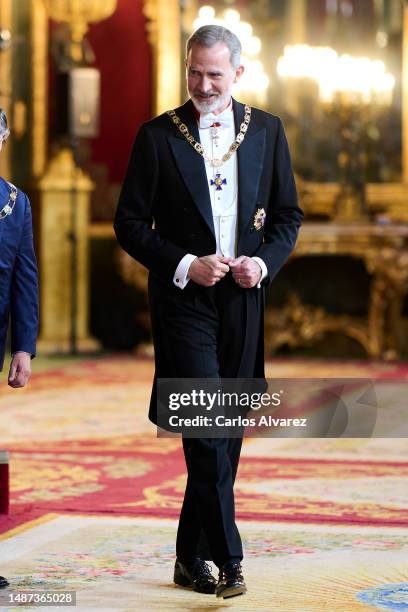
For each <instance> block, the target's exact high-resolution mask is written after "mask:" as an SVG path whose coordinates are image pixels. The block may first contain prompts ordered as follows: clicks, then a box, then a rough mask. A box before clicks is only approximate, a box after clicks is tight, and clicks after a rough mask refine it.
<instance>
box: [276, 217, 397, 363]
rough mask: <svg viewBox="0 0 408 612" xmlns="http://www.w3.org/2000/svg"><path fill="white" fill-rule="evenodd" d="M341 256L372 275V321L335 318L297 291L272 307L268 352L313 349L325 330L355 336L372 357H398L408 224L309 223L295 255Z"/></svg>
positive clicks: (370, 301) (304, 227)
mask: <svg viewBox="0 0 408 612" xmlns="http://www.w3.org/2000/svg"><path fill="white" fill-rule="evenodd" d="M312 255H313V256H316V255H317V256H322V257H323V256H334V255H342V256H349V257H353V258H356V259H360V260H362V261H363V262H364V264H365V266H366V269H367V272H368V273H369V275H370V277H371V284H370V294H369V303H368V315H367V318H366V319H365V320H364V319H360V318H357V317H352V316H349V315H332V314H328V313H327V312H325V310H324V309H323V308H319V307H315V306H307V305H304V304H302V303H301V302H300V300H299V298H298V297H297V295H296V293H295V292H293V293H291V294H290V295H289V297H288V301H287V303H286V305H285V306H284V307H283V308H281V309H279V310H276V309H273V308H268V310H267V312H266V316H265V347H266V351H267V354H268V353H269V354H270V353H273V352H274V351H275V350H276V349H277V348H279V347H280V346H282V345H284V344H287V345H289V346H291V347H300V346H311V345H313V343H314V342H315V341H316V340H318V339H319V338H321V337H322V336H323V334H324V333H326V332H339V333H342V334H345V335H347V336H349V337H351V338H354V340H356V341H357V342H358V343H359V344H361V345H362V346H363V347H364V349H365V351H366V352H367V354H368V355H369V356H370V357H373V358H383V359H393V358H396V357H398V354H399V349H398V333H399V327H400V323H401V310H402V304H403V298H404V295H405V293H406V292H407V288H408V225H394V224H392V225H384V226H381V225H374V224H368V223H367V224H363V223H355V224H344V223H341V224H340V223H339V224H336V223H305V224H304V225H303V227H302V229H301V231H300V234H299V239H298V243H297V245H296V249H295V251H294V253H293V254H292V256H291V260H293V258H296V257H307V256H312Z"/></svg>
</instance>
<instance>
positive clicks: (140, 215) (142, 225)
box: [114, 124, 187, 281]
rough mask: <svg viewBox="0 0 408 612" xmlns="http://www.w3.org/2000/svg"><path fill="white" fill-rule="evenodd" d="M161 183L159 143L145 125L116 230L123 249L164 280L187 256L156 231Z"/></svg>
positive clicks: (135, 147)
mask: <svg viewBox="0 0 408 612" xmlns="http://www.w3.org/2000/svg"><path fill="white" fill-rule="evenodd" d="M158 180H159V164H158V156H157V150H156V146H155V143H154V141H153V138H152V135H151V133H150V130H149V128H148V126H147V125H146V124H144V125H143V126H142V127H141V129H140V131H139V133H138V135H137V137H136V140H135V143H134V145H133V149H132V153H131V157H130V160H129V165H128V168H127V172H126V176H125V180H124V183H123V186H122V190H121V194H120V197H119V203H118V207H117V211H116V215H115V221H114V229H115V233H116V237H117V239H118V242H119V244H120V246H121V247H122V248H123V249H124V250H125V251H126V252H127V253H129V255H131V257H133V258H134V259H136V260H137V261H139V262H140V263H141V264H142V265H144V266H145V267H146V268H147V269H148V270H151V271H152V272H154V273H155V274H156V275H157V276H160V277H162V278H163V279H164V280H167V281H172V278H173V276H174V272H175V270H176V268H177V266H178V264H179V262H180V261H181V260H182V258H183V257H184V256H185V255H186V254H187V251H185V250H184V249H183V248H181V247H179V246H177V245H175V244H174V243H172V242H171V241H170V240H168V239H167V238H162V237H161V236H160V234H159V232H158V231H157V229H154V212H153V207H154V201H155V197H156V194H157V185H158Z"/></svg>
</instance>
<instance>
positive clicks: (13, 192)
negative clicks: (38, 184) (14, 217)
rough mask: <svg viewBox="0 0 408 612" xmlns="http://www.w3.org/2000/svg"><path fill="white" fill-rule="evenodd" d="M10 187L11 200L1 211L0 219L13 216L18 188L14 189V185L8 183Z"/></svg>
mask: <svg viewBox="0 0 408 612" xmlns="http://www.w3.org/2000/svg"><path fill="white" fill-rule="evenodd" d="M8 185H9V187H10V194H9V199H8V201H7V204H5V205H4V206H3V208H2V209H1V210H0V219H4V217H7V216H8V215H11V213H12V212H13V208H14V206H15V203H16V200H17V188H16V187H14V185H13V184H12V183H8Z"/></svg>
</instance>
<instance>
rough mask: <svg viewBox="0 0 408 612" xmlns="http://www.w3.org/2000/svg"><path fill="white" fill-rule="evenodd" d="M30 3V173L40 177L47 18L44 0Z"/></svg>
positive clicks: (44, 140)
mask: <svg viewBox="0 0 408 612" xmlns="http://www.w3.org/2000/svg"><path fill="white" fill-rule="evenodd" d="M30 1H31V32H30V35H31V45H32V55H31V73H32V101H31V102H32V108H31V118H32V121H31V153H32V156H31V172H32V176H33V177H34V178H39V177H40V176H41V175H42V174H43V173H44V172H45V167H46V163H47V140H48V96H47V94H48V82H47V81H48V16H47V12H46V9H45V3H44V0H30Z"/></svg>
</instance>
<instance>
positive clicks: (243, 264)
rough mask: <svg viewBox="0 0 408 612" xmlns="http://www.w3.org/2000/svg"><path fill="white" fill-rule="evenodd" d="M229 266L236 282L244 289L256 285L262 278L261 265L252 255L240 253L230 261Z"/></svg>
mask: <svg viewBox="0 0 408 612" xmlns="http://www.w3.org/2000/svg"><path fill="white" fill-rule="evenodd" d="M229 267H230V268H231V272H232V276H233V278H234V280H235V282H236V283H237V284H238V285H239V286H240V287H243V288H244V289H251V288H252V287H255V286H256V285H257V284H258V283H259V281H260V280H261V276H262V270H261V266H260V265H259V263H258V262H257V261H254V260H253V259H252V258H251V257H247V256H246V255H240V256H239V257H237V258H236V259H233V260H232V261H230V263H229Z"/></svg>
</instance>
